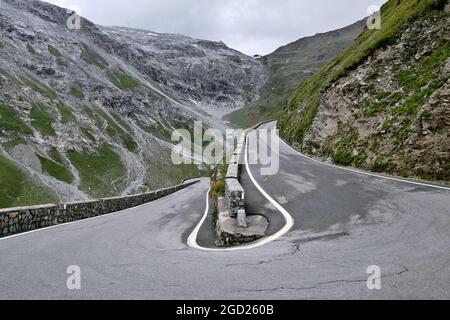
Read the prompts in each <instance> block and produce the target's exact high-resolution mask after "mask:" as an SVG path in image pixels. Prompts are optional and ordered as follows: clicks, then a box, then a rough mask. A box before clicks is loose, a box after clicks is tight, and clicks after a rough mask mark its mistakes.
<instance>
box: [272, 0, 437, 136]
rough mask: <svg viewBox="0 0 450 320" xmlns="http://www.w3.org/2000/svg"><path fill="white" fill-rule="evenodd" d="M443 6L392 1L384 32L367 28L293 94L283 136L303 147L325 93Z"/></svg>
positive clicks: (427, 0) (384, 11)
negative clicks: (410, 26) (380, 49)
mask: <svg viewBox="0 0 450 320" xmlns="http://www.w3.org/2000/svg"><path fill="white" fill-rule="evenodd" d="M440 5H441V4H440V3H439V1H436V0H410V1H398V0H389V1H388V2H387V3H386V4H385V5H383V7H382V8H381V19H382V22H383V24H382V28H381V29H379V30H378V29H372V30H371V29H366V30H365V31H364V32H363V33H362V34H361V35H360V36H359V37H358V39H356V41H355V43H354V44H353V45H352V46H351V47H350V48H348V49H347V50H345V51H344V52H343V53H342V54H341V55H339V56H338V57H337V58H336V59H334V60H333V61H332V62H331V63H329V64H328V65H326V66H325V67H324V68H322V69H321V70H320V71H319V72H318V73H316V74H315V75H314V76H313V77H311V78H310V79H309V80H307V81H306V82H305V83H303V84H302V85H301V86H300V87H299V89H298V90H297V91H296V92H295V93H294V94H293V95H292V97H291V99H290V101H289V103H288V105H287V107H286V108H285V110H283V112H282V114H281V118H280V121H279V126H280V130H281V135H282V136H283V137H284V138H286V139H287V140H288V141H290V142H297V143H299V144H300V145H302V144H303V139H304V136H305V134H306V133H307V132H308V131H309V129H310V128H311V125H312V122H313V120H314V118H315V116H316V114H317V109H318V106H319V103H320V94H321V92H322V91H323V90H324V89H326V88H327V87H328V86H329V85H330V84H331V83H333V82H334V81H336V80H337V79H339V78H340V77H341V76H343V75H345V73H346V72H347V71H348V70H351V69H354V68H356V67H357V66H358V65H359V64H360V63H361V62H362V61H363V60H364V59H366V58H367V57H368V56H370V55H371V54H372V53H373V52H374V51H375V50H377V49H379V48H382V47H384V46H386V45H389V44H392V43H394V41H395V40H396V39H397V38H398V36H399V35H400V34H401V33H402V32H403V31H404V30H405V29H406V28H407V27H408V26H409V25H410V22H411V21H414V20H415V19H417V18H418V17H421V16H424V15H426V14H428V13H430V12H432V11H433V10H434V9H436V8H437V7H439V6H440ZM376 72H377V71H376V70H375V73H376ZM375 76H376V75H375Z"/></svg>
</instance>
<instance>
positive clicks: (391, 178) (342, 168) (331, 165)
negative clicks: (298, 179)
mask: <svg viewBox="0 0 450 320" xmlns="http://www.w3.org/2000/svg"><path fill="white" fill-rule="evenodd" d="M278 139H279V140H280V141H281V142H283V144H284V145H286V146H287V147H288V148H289V149H291V150H292V151H294V152H295V153H298V154H299V155H301V156H302V157H303V158H306V159H308V160H310V161H312V162H315V163H319V164H322V165H325V166H329V167H333V168H337V169H341V170H346V171H350V172H353V173H358V174H362V175H366V176H371V177H376V178H382V179H387V180H393V181H397V182H405V183H409V184H415V185H419V186H425V187H431V188H437V189H443V190H450V188H449V187H444V186H438V185H433V184H428V183H422V182H416V181H410V180H405V179H400V178H394V177H389V176H383V175H379V174H375V173H370V172H366V171H360V170H355V169H350V168H345V167H341V166H337V165H335V164H331V163H326V162H323V161H320V160H317V159H314V158H311V157H309V156H307V155H305V154H303V153H301V152H300V151H298V150H296V149H294V148H293V147H292V146H290V145H289V144H288V143H287V142H286V141H284V140H283V139H281V138H280V137H278Z"/></svg>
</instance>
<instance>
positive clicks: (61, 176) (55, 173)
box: [36, 154, 73, 184]
mask: <svg viewBox="0 0 450 320" xmlns="http://www.w3.org/2000/svg"><path fill="white" fill-rule="evenodd" d="M36 155H37V156H38V158H39V161H40V162H41V167H42V171H43V172H46V173H48V174H49V175H50V176H52V177H54V178H55V179H58V180H60V181H63V182H66V183H68V184H70V183H72V182H73V175H72V173H71V172H70V170H68V169H67V168H66V167H64V166H63V165H61V164H59V163H56V162H55V161H53V160H50V159H47V158H45V157H43V156H41V155H39V154H36Z"/></svg>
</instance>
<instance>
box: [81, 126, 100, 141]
mask: <svg viewBox="0 0 450 320" xmlns="http://www.w3.org/2000/svg"><path fill="white" fill-rule="evenodd" d="M80 130H81V133H82V134H83V135H84V136H85V137H86V138H88V139H89V140H91V141H92V142H94V143H96V142H97V139H95V137H94V135H93V134H92V132H91V130H89V129H88V128H85V127H80Z"/></svg>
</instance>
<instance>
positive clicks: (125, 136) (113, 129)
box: [86, 108, 138, 152]
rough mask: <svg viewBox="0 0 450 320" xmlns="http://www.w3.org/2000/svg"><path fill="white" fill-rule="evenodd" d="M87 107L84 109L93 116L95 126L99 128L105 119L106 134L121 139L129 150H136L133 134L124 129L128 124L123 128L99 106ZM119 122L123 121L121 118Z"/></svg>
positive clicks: (136, 145)
mask: <svg viewBox="0 0 450 320" xmlns="http://www.w3.org/2000/svg"><path fill="white" fill-rule="evenodd" d="M87 109H88V110H86V112H88V113H89V115H90V116H91V117H93V119H94V120H95V121H96V123H97V126H99V127H100V128H101V127H102V126H103V124H104V123H105V121H106V123H107V125H108V126H107V128H106V132H107V133H108V135H109V136H110V137H113V138H114V137H116V138H119V139H120V140H121V141H122V143H123V145H124V146H125V147H126V148H127V149H128V150H129V151H130V152H134V151H136V149H137V147H138V144H137V143H136V141H135V140H134V138H133V136H132V135H131V134H130V133H128V132H127V131H126V130H125V129H126V128H127V127H128V128H129V126H126V127H125V128H123V127H122V126H121V125H119V124H118V122H116V121H115V120H114V119H113V118H112V117H111V116H110V115H109V114H108V113H106V112H105V111H103V110H102V109H100V108H92V109H90V108H87ZM115 117H116V118H117V117H118V115H116V116H115ZM121 122H124V121H123V119H121Z"/></svg>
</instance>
